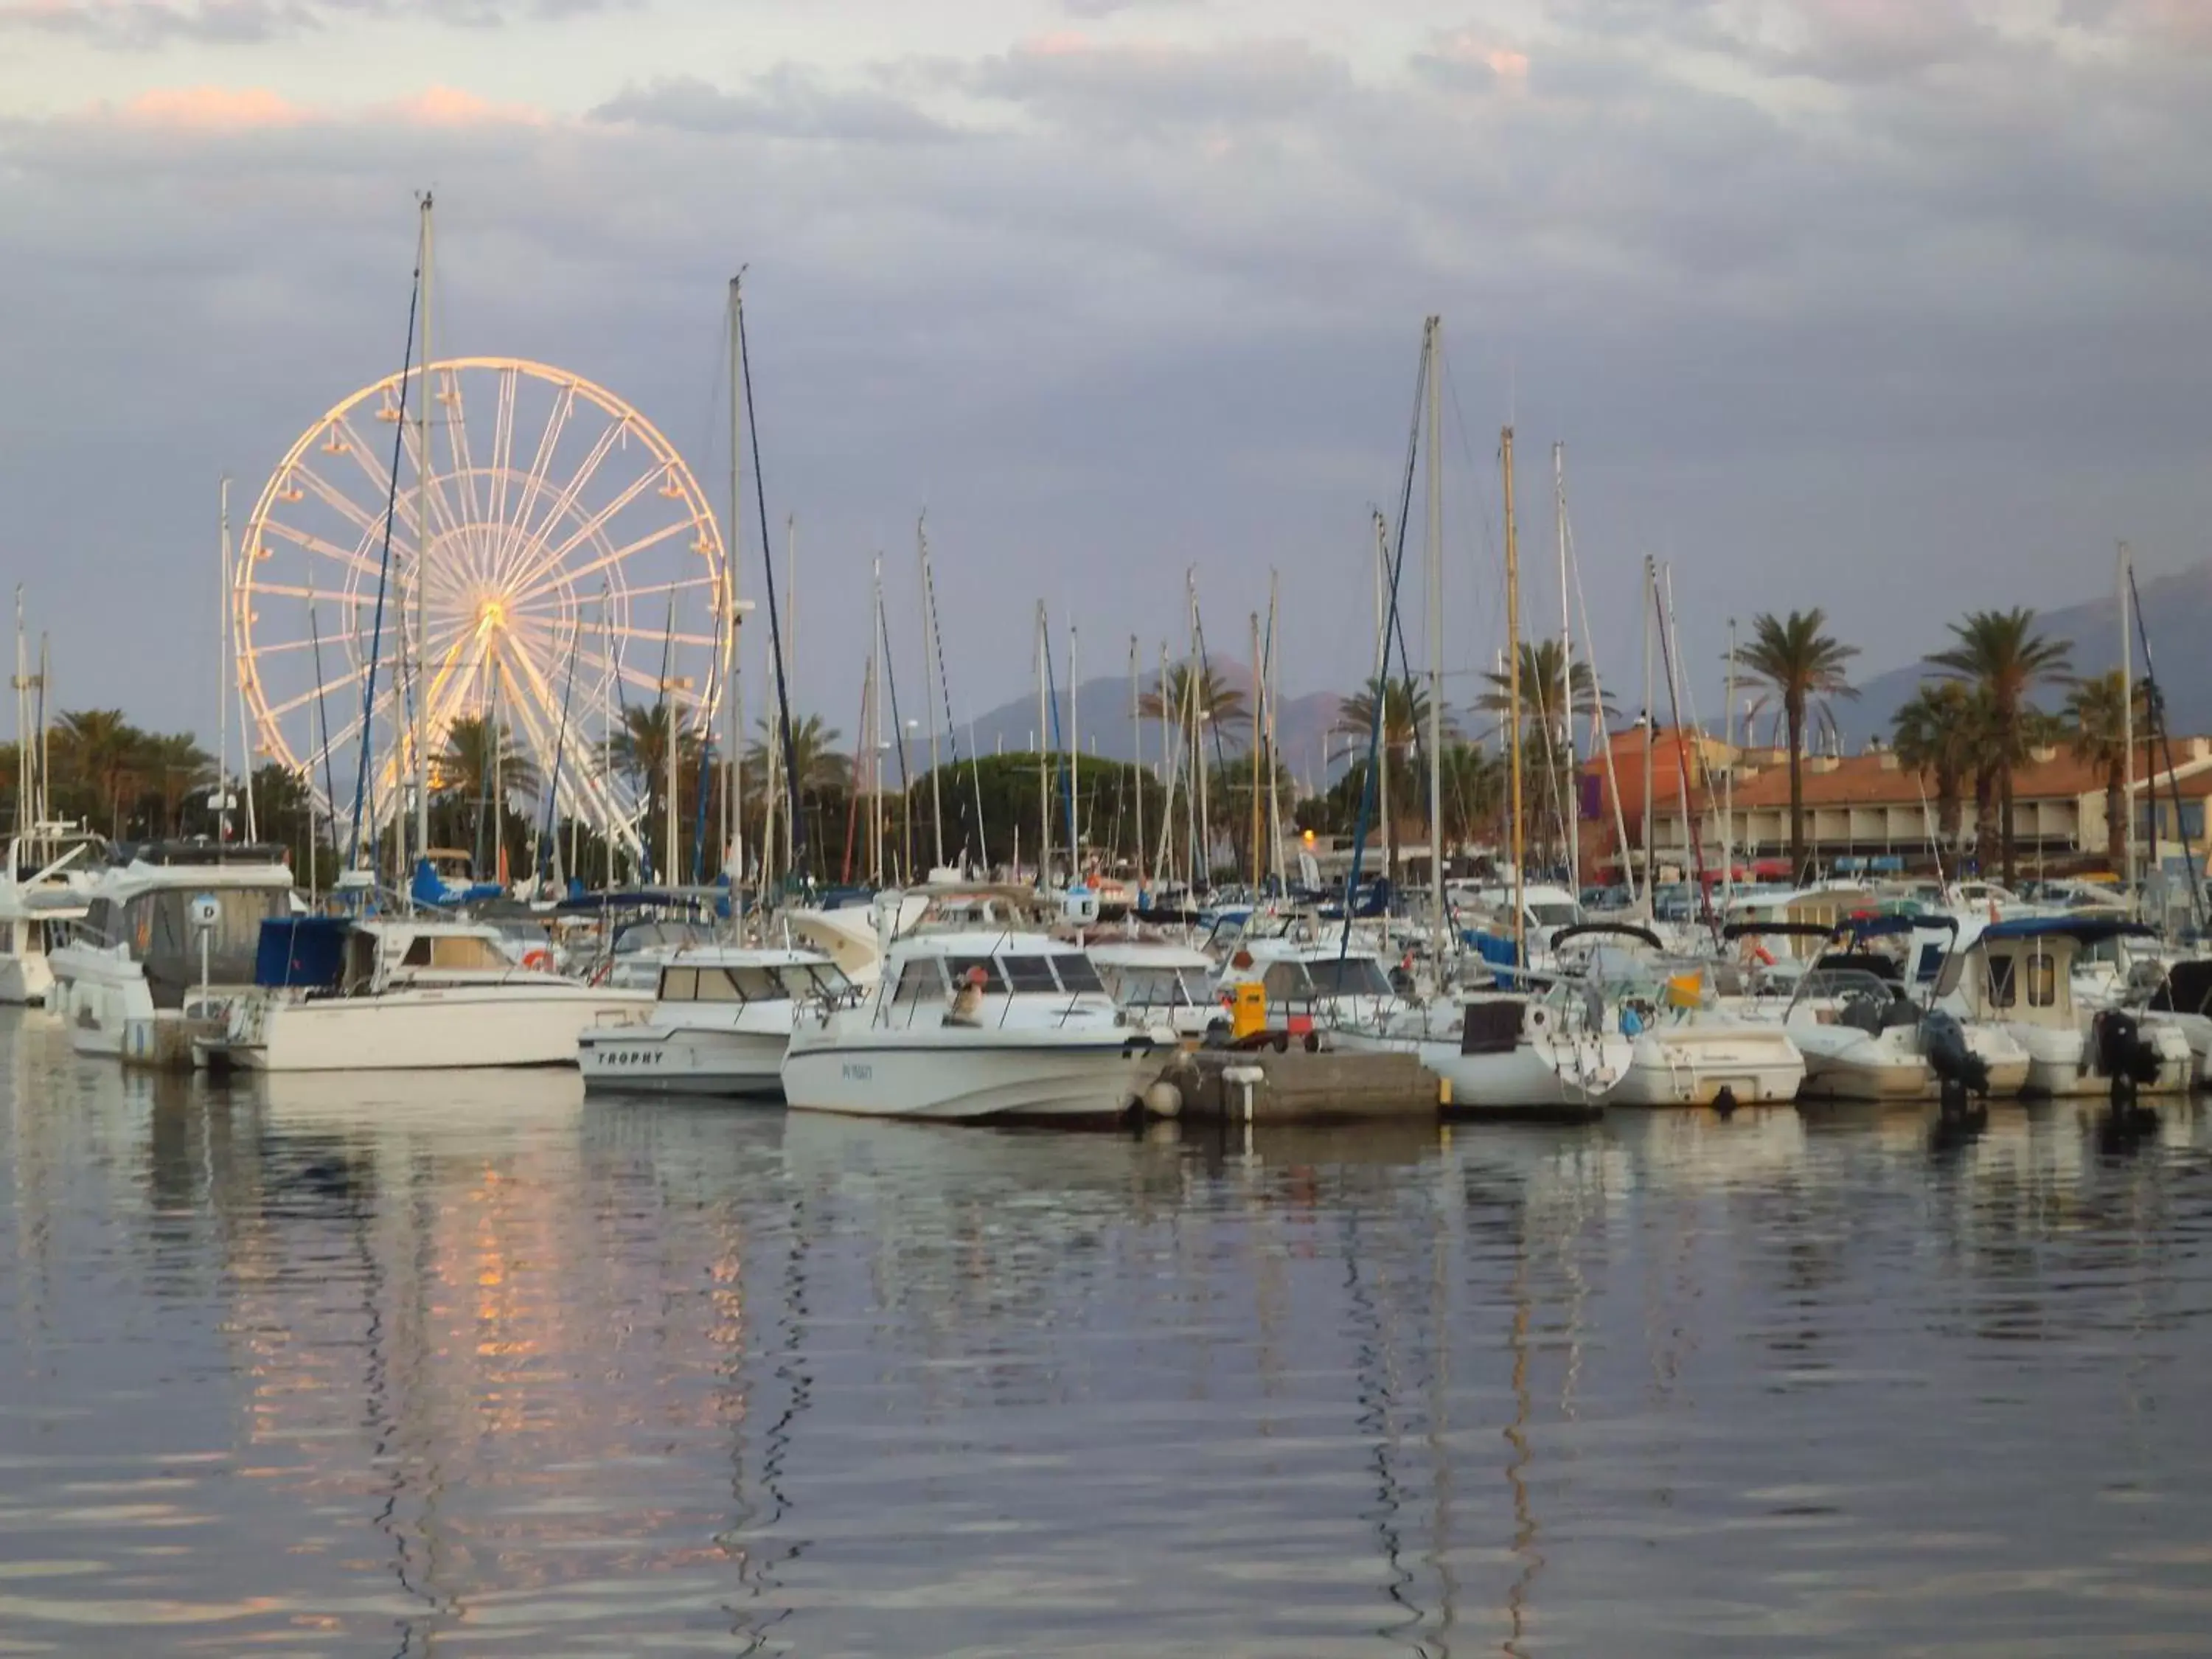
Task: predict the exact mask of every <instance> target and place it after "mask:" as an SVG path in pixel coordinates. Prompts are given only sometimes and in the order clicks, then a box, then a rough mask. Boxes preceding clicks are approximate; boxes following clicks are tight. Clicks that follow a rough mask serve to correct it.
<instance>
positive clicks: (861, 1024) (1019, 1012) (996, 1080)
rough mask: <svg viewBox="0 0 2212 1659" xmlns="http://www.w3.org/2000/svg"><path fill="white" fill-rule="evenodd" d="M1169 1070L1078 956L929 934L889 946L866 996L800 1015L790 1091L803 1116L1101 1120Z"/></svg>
mask: <svg viewBox="0 0 2212 1659" xmlns="http://www.w3.org/2000/svg"><path fill="white" fill-rule="evenodd" d="M1166 1060H1167V1051H1166V1049H1165V1048H1164V1046H1163V1045H1161V1044H1159V1043H1158V1042H1156V1041H1155V1040H1154V1038H1153V1037H1152V1035H1151V1034H1150V1033H1148V1032H1146V1031H1145V1030H1142V1029H1141V1028H1140V1027H1138V1026H1135V1025H1133V1024H1129V1022H1128V1018H1127V1016H1126V1015H1125V1014H1124V1013H1123V1012H1121V1009H1119V1008H1118V1007H1116V1006H1115V1003H1114V999H1113V998H1112V997H1111V996H1109V995H1108V994H1107V992H1106V987H1105V985H1104V983H1103V981H1101V980H1100V979H1099V977H1098V970H1097V969H1096V968H1095V967H1094V966H1093V965H1092V964H1091V958H1090V957H1089V956H1088V955H1087V954H1086V953H1085V952H1084V951H1080V950H1077V949H1073V948H1071V947H1069V946H1067V945H1062V944H1060V942H1059V941H1057V940H1055V939H1051V938H1050V937H1048V936H1047V935H1045V934H1042V933H1030V932H1021V931H1014V930H1012V929H1008V928H1004V927H991V928H987V929H973V930H971V929H966V928H957V927H955V928H951V929H949V930H944V931H939V930H935V929H931V930H926V931H921V932H918V933H913V934H911V935H909V936H908V937H907V938H906V939H901V940H899V941H897V942H896V943H895V944H894V945H892V947H891V951H890V955H889V957H887V958H886V960H885V963H884V973H883V976H882V978H881V980H880V981H878V984H877V986H876V987H875V989H874V990H873V991H872V992H871V993H868V994H864V995H860V996H858V997H856V998H854V1000H849V1001H848V1002H846V1003H843V1004H842V1005H839V1006H817V1007H812V1008H803V1009H801V1010H799V1012H798V1015H797V1018H795V1020H794V1022H793V1028H792V1034H791V1045H790V1048H788V1049H787V1052H786V1053H785V1055H784V1061H783V1092H784V1098H785V1099H786V1100H787V1102H788V1103H790V1105H791V1106H792V1107H793V1109H795V1110H800V1111H819V1112H849V1113H854V1114H857V1115H864V1116H872V1117H904V1118H935V1119H941V1120H946V1121H994V1120H995V1121H1022V1120H1039V1121H1055V1122H1068V1121H1083V1120H1093V1121H1106V1120H1112V1119H1117V1118H1119V1117H1121V1116H1122V1115H1125V1114H1126V1113H1127V1111H1128V1109H1130V1107H1131V1106H1132V1105H1133V1104H1134V1103H1137V1102H1139V1100H1140V1099H1141V1098H1142V1097H1144V1096H1145V1094H1146V1091H1147V1090H1148V1089H1149V1088H1150V1087H1151V1085H1152V1084H1153V1083H1154V1082H1156V1081H1157V1080H1158V1078H1159V1074H1160V1072H1161V1070H1162V1069H1163V1067H1164V1066H1165V1064H1166Z"/></svg>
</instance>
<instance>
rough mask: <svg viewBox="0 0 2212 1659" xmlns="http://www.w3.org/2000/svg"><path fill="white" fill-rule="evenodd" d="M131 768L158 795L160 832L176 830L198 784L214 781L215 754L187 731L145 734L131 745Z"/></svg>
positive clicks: (177, 832) (181, 824) (178, 831)
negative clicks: (169, 733) (161, 734)
mask: <svg viewBox="0 0 2212 1659" xmlns="http://www.w3.org/2000/svg"><path fill="white" fill-rule="evenodd" d="M132 747H133V749H134V750H135V752H134V754H133V755H132V757H131V770H132V773H133V775H134V776H136V777H137V778H138V779H140V780H143V782H144V783H145V784H146V785H147V786H148V787H149V789H150V792H151V793H154V794H155V795H158V796H160V797H161V823H162V825H163V833H165V834H167V835H172V836H173V835H177V834H179V833H180V832H181V830H182V829H183V823H182V818H183V812H184V806H185V801H186V800H188V799H191V793H192V791H193V790H195V789H197V788H198V787H200V786H201V785H203V784H206V783H212V782H213V781H215V757H214V756H212V755H210V754H209V753H208V751H207V750H204V749H203V748H201V747H200V745H199V739H198V738H195V737H193V736H192V734H191V732H176V733H174V734H173V735H171V736H167V737H153V736H146V737H141V738H138V740H137V743H136V744H133V745H132Z"/></svg>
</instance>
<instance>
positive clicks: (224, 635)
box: [215, 473, 231, 842]
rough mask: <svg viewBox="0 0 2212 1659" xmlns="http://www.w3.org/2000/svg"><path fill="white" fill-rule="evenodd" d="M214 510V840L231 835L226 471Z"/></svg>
mask: <svg viewBox="0 0 2212 1659" xmlns="http://www.w3.org/2000/svg"><path fill="white" fill-rule="evenodd" d="M216 500H217V503H218V505H217V507H216V513H217V518H218V521H219V523H220V526H221V527H220V529H219V530H218V531H217V532H216V557H217V559H218V560H219V561H220V564H219V566H218V569H219V570H220V572H221V574H219V575H218V576H217V577H216V647H215V650H216V669H215V703H216V714H215V729H216V739H215V800H216V809H215V810H216V820H215V838H216V841H217V842H225V841H228V840H229V839H230V836H229V835H228V830H229V828H230V668H231V657H230V475H229V474H228V473H225V474H223V476H222V480H221V482H220V483H218V485H217V486H216Z"/></svg>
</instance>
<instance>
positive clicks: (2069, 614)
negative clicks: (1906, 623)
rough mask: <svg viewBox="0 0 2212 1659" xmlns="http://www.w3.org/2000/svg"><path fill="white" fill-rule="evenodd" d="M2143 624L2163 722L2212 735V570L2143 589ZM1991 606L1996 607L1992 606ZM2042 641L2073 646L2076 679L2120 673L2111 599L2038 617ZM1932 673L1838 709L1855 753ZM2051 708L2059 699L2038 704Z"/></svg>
mask: <svg viewBox="0 0 2212 1659" xmlns="http://www.w3.org/2000/svg"><path fill="white" fill-rule="evenodd" d="M2141 586H2142V608H2143V616H2144V617H2145V619H2146V620H2147V621H2148V623H2149V631H2150V648H2151V650H2152V651H2153V653H2155V655H2156V658H2157V662H2156V666H2157V669H2158V683H2159V685H2160V689H2161V690H2164V692H2165V693H2166V708H2167V711H2168V718H2169V719H2170V720H2172V726H2173V730H2174V731H2175V732H2192V733H2194V732H2212V650H2208V649H2207V648H2206V647H2207V646H2208V644H2212V562H2207V563H2204V564H2200V565H2195V566H2192V567H2191V568H2189V569H2187V570H2182V571H2177V572H2176V573H2175V574H2172V575H2171V576H2158V577H2154V578H2152V579H2151V580H2148V581H2142V582H2141ZM1992 603H1995V601H1992ZM2037 622H2038V624H2039V627H2040V628H2041V629H2042V630H2043V631H2044V632H2045V633H2046V634H2053V635H2057V636H2058V637H2059V638H2060V639H2063V640H2070V641H2073V645H2074V671H2075V673H2077V674H2102V673H2107V672H2109V671H2112V669H2115V668H2118V666H2119V665H2120V610H2119V602H2118V600H2117V599H2111V598H2107V599H2093V600H2091V601H2090V602H2089V603H2087V604H2086V605H2068V606H2066V607H2065V608H2063V610H2057V611H2042V612H2040V613H2039V615H2038V617H2037ZM1927 672H1928V670H1926V669H1924V668H1923V667H1922V666H1921V665H1919V664H1917V663H1915V664H1911V665H1908V666H1906V667H1904V668H1896V669H1892V670H1891V671H1888V672H1887V673H1885V674H1877V675H1875V677H1874V678H1871V679H1869V680H1866V681H1864V682H1863V683H1862V684H1861V685H1860V687H1859V696H1858V700H1857V702H1843V703H1838V705H1837V706H1836V720H1837V723H1838V725H1840V726H1842V727H1843V730H1844V739H1845V741H1846V742H1847V743H1849V744H1852V745H1853V746H1857V745H1858V744H1863V743H1864V742H1865V741H1866V740H1867V739H1868V738H1870V737H1875V736H1877V735H1882V734H1886V733H1887V732H1888V730H1889V726H1890V722H1891V720H1892V719H1893V717H1894V716H1895V714H1896V713H1897V711H1898V709H1899V708H1900V707H1902V706H1903V704H1904V703H1905V701H1906V700H1907V699H1908V698H1910V697H1911V696H1912V693H1913V690H1914V689H1915V688H1916V687H1917V686H1918V685H1919V684H1920V682H1921V680H1922V679H1923V678H1924V677H1925V676H1926V674H1927ZM2142 672H2143V662H2142V647H2141V644H2140V643H2138V644H2137V646H2136V673H2137V674H2138V675H2140V674H2142ZM2042 701H2043V702H2044V704H2045V707H2051V706H2052V705H2054V704H2055V703H2056V702H2057V699H2056V698H2052V697H2051V696H2048V695H2046V696H2045V697H2044V698H2043V699H2042Z"/></svg>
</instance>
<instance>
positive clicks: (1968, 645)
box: [1928, 606, 2074, 886]
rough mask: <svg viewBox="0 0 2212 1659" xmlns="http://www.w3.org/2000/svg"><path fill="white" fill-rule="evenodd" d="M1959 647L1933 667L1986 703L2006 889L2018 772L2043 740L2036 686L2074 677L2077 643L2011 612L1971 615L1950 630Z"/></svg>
mask: <svg viewBox="0 0 2212 1659" xmlns="http://www.w3.org/2000/svg"><path fill="white" fill-rule="evenodd" d="M1951 633H1952V635H1953V637H1954V644H1953V645H1952V647H1951V648H1950V649H1949V650H1948V651H1939V652H1937V653H1935V654H1934V655H1932V656H1930V657H1929V659H1928V663H1929V666H1930V667H1932V668H1936V669H1940V670H1942V672H1943V673H1944V674H1945V675H1947V676H1948V677H1949V678H1953V679H1955V680H1960V681H1963V682H1964V683H1965V684H1967V685H1969V686H1972V687H1975V688H1977V689H1978V690H1979V691H1980V692H1981V694H1982V696H1984V699H1985V700H1986V712H1987V714H1988V722H1987V725H1986V727H1985V728H1984V732H1983V738H1984V744H1985V747H1984V751H1983V759H1984V763H1985V764H1987V765H1988V766H1989V767H1990V770H1991V772H1992V774H1993V775H1994V777H1995V780H1996V795H1997V806H1998V810H1999V811H2000V813H2001V814H2002V818H2001V820H2000V822H2001V824H2002V828H2001V829H2000V831H1999V836H2000V840H1999V851H2000V854H2001V856H2002V859H2003V862H2004V879H2005V884H2006V885H2007V886H2010V885H2011V884H2012V883H2013V879H2014V874H2015V850H2016V849H2015V847H2014V844H2013V798H2012V779H2013V772H2014V770H2015V768H2017V767H2018V766H2019V765H2020V764H2021V763H2022V762H2024V761H2026V760H2027V754H2028V750H2029V749H2030V748H2031V747H2032V746H2033V743H2034V741H2035V739H2036V737H2037V735H2038V718H2037V717H2038V716H2039V715H2040V714H2041V712H2042V711H2040V710H2039V709H2038V708H2036V707H2035V705H2034V703H2033V701H2031V699H2032V698H2033V696H2034V693H2035V690H2036V688H2037V687H2038V686H2039V685H2043V684H2062V683H2063V682H2064V681H2065V680H2067V679H2068V678H2069V675H2068V672H2067V667H2068V659H2069V656H2070V655H2071V653H2072V652H2073V649H2074V647H2073V645H2072V644H2071V642H2070V641H2066V640H2055V639H2049V638H2046V637H2045V636H2044V635H2041V634H2039V633H2037V632H2036V631H2035V612H2034V611H2032V610H2029V609H2027V607H2025V606H2015V607H2014V608H2013V609H2012V610H2010V611H1970V612H1969V613H1968V614H1967V616H1966V618H1965V619H1964V620H1963V621H1960V622H1954V623H1952V624H1951Z"/></svg>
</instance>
